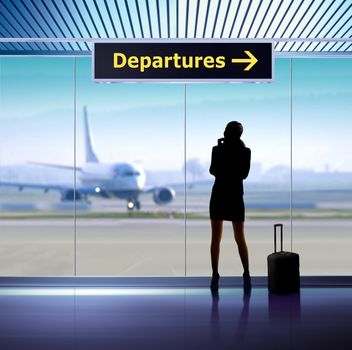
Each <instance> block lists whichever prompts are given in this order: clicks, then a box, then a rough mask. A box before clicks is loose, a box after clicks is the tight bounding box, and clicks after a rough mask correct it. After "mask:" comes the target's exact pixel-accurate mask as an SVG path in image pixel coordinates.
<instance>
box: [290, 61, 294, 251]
mask: <svg viewBox="0 0 352 350" xmlns="http://www.w3.org/2000/svg"><path fill="white" fill-rule="evenodd" d="M292 93H293V90H292V58H290V232H291V252H292V241H293V225H292V201H293V198H292V188H293V186H292V181H293V169H292V166H293V159H292V158H293V150H292V143H293V142H292V124H293V123H292V101H293V98H292Z"/></svg>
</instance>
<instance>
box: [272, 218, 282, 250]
mask: <svg viewBox="0 0 352 350" xmlns="http://www.w3.org/2000/svg"><path fill="white" fill-rule="evenodd" d="M283 226H284V225H283V224H275V225H274V250H275V253H276V229H277V228H278V227H280V248H281V251H282V240H283V239H282V231H283Z"/></svg>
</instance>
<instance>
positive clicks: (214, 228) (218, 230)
mask: <svg viewBox="0 0 352 350" xmlns="http://www.w3.org/2000/svg"><path fill="white" fill-rule="evenodd" d="M221 236H222V220H211V245H210V255H211V268H212V270H213V276H218V275H219V255H220V241H221Z"/></svg>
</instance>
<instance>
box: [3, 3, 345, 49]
mask: <svg viewBox="0 0 352 350" xmlns="http://www.w3.org/2000/svg"><path fill="white" fill-rule="evenodd" d="M114 38H115V39H116V38H118V39H135V38H136V39H148V38H155V39H158V38H162V39H167V38H189V39H193V38H198V39H199V38H216V39H218V38H223V39H228V38H231V39H237V38H241V39H245V38H250V39H272V40H274V41H276V42H275V52H282V53H288V54H289V53H314V54H317V53H341V54H343V53H348V54H350V53H352V45H351V43H352V41H351V38H352V2H351V0H1V1H0V42H1V45H0V54H2V55H6V54H19V55H31V54H36V55H37V54H43V55H60V54H70V55H75V54H77V55H89V54H90V52H91V47H92V42H93V41H94V40H103V39H114ZM297 38H300V39H305V41H299V40H298V41H295V39H297ZM28 39H35V41H32V42H29V41H28ZM40 39H44V40H42V41H40ZM50 39H53V40H50ZM60 39H62V40H60ZM65 40H66V41H65Z"/></svg>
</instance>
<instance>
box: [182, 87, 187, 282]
mask: <svg viewBox="0 0 352 350" xmlns="http://www.w3.org/2000/svg"><path fill="white" fill-rule="evenodd" d="M183 118H184V121H183V135H184V140H183V141H184V142H183V147H184V197H185V200H184V222H185V241H184V245H185V252H184V254H185V276H187V219H186V211H187V209H186V208H187V207H186V205H187V198H186V193H187V162H186V157H187V129H186V126H187V84H186V83H185V89H184V113H183Z"/></svg>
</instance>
